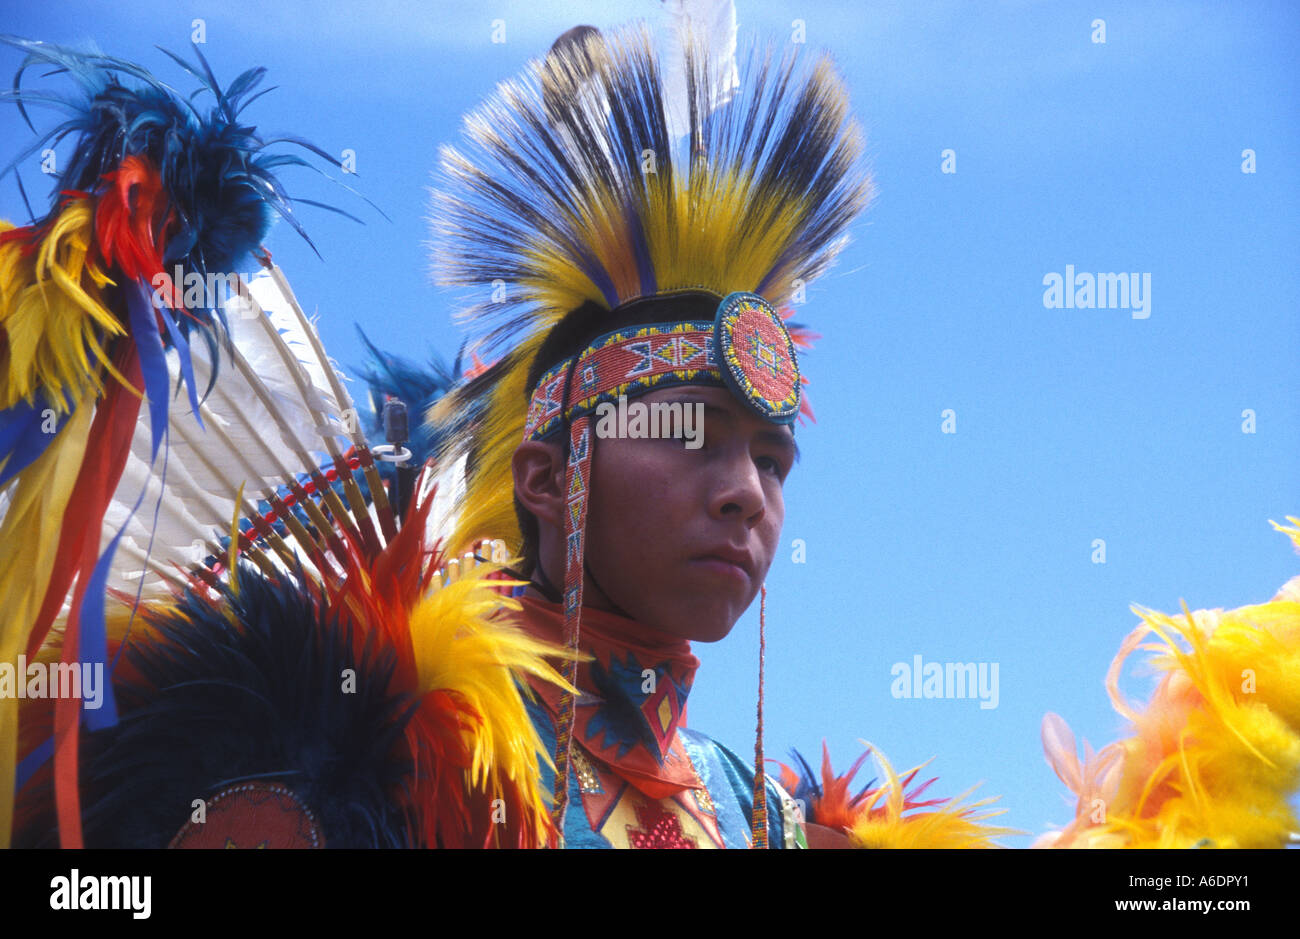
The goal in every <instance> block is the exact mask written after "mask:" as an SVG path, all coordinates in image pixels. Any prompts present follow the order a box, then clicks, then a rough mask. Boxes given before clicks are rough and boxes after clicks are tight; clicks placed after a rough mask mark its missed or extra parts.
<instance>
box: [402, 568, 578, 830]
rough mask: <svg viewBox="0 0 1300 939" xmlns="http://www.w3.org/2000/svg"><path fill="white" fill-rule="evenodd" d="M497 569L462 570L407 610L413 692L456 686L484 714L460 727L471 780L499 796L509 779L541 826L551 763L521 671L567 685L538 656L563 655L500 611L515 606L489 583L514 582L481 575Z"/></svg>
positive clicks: (541, 827)
mask: <svg viewBox="0 0 1300 939" xmlns="http://www.w3.org/2000/svg"><path fill="white" fill-rule="evenodd" d="M498 570H500V568H499V567H497V566H495V565H491V564H483V565H479V566H477V567H475V568H473V569H470V570H467V571H466V572H464V574H463V575H462V576H461V577H460V579H458V580H455V581H453V582H452V583H450V584H448V585H447V586H445V587H442V588H440V589H436V590H434V591H432V592H430V593H428V594H426V595H425V596H424V597H423V598H422V599H421V600H420V601H419V602H418V603H417V604H416V606H415V607H414V609H413V610H412V611H411V615H410V631H411V643H412V648H413V650H414V655H415V663H416V669H417V672H418V676H419V691H420V693H422V694H424V693H427V692H430V691H434V690H445V691H451V692H455V693H456V694H457V695H458V696H460V698H461V699H462V700H463V701H464V702H465V703H466V704H468V705H469V706H470V707H472V708H473V709H474V710H475V711H477V712H478V713H479V714H480V715H481V716H482V718H483V721H482V724H481V725H479V726H478V727H477V728H475V729H474V731H473V732H472V733H471V732H469V731H467V732H466V740H467V742H468V743H469V744H470V745H471V755H472V765H471V768H470V771H469V777H470V780H469V781H470V783H471V784H472V785H473V786H475V787H478V788H481V789H482V790H484V791H487V792H490V793H491V794H492V795H493V796H494V797H497V796H499V795H500V793H501V791H502V788H503V780H505V779H508V780H510V781H512V782H513V783H514V784H515V785H516V787H517V788H518V790H519V792H520V793H521V795H522V796H523V797H524V798H525V800H526V802H527V805H528V809H529V811H531V812H532V813H533V822H534V823H535V825H536V826H537V830H539V831H542V830H544V829H545V826H546V820H547V818H548V804H549V794H548V793H546V792H545V791H544V789H543V787H542V784H541V765H542V762H545V764H546V765H548V766H553V764H552V763H551V758H550V754H549V753H547V752H546V750H545V748H544V747H543V746H542V742H541V738H540V737H539V736H538V734H537V730H536V728H535V727H534V726H533V722H532V720H531V719H530V718H529V716H528V712H527V710H526V709H525V707H524V697H523V695H524V694H531V692H530V691H529V690H528V685H527V684H526V683H525V682H524V678H525V677H526V676H533V677H536V678H540V679H542V680H543V681H547V682H552V683H554V684H556V685H558V686H560V687H562V688H565V689H566V690H572V689H570V688H569V686H568V685H567V683H566V682H565V681H564V679H563V678H562V677H561V676H560V674H559V673H558V672H557V671H556V670H555V669H554V668H552V667H551V666H550V665H549V664H548V663H547V662H546V660H545V658H544V656H550V657H559V658H567V657H569V654H568V653H567V652H566V651H565V650H563V649H561V648H558V647H556V646H553V645H551V644H549V643H546V642H541V641H539V640H536V639H533V638H532V637H530V636H528V635H527V634H526V633H524V632H523V631H522V630H520V629H519V628H518V627H517V626H515V625H513V624H512V623H511V622H510V621H509V620H508V619H507V618H505V617H503V616H502V615H501V613H502V612H503V611H507V610H509V611H516V612H517V611H519V610H520V609H521V606H520V604H519V602H518V601H517V600H513V599H511V598H509V597H505V596H502V595H501V594H500V593H498V592H497V590H496V589H494V588H498V587H502V586H509V585H512V584H513V582H510V581H501V580H488V579H486V577H487V575H488V574H489V573H492V572H494V571H498Z"/></svg>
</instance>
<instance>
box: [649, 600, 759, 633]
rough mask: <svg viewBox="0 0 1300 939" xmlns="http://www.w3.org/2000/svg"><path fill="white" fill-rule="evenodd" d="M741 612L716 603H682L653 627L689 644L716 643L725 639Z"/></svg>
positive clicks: (666, 613) (739, 609)
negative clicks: (676, 636)
mask: <svg viewBox="0 0 1300 939" xmlns="http://www.w3.org/2000/svg"><path fill="white" fill-rule="evenodd" d="M743 612H744V609H743V608H738V609H737V608H733V607H732V606H731V605H728V604H726V603H718V602H716V601H715V602H711V603H703V604H700V603H683V604H682V605H681V606H680V607H678V608H676V609H674V610H671V611H666V612H665V616H666V617H667V621H665V622H662V623H658V624H655V625H656V626H657V627H658V628H659V629H661V630H663V631H664V632H669V633H673V634H674V635H678V636H681V637H682V638H683V639H689V640H690V641H691V642H718V641H719V640H721V639H725V638H727V636H728V634H730V633H731V630H732V629H734V628H735V626H736V622H737V620H739V619H740V614H741V613H743Z"/></svg>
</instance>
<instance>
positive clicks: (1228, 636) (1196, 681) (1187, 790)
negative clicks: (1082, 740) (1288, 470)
mask: <svg viewBox="0 0 1300 939" xmlns="http://www.w3.org/2000/svg"><path fill="white" fill-rule="evenodd" d="M1289 521H1291V522H1292V523H1293V524H1295V525H1300V520H1297V519H1294V518H1290V519H1289ZM1273 527H1274V528H1275V529H1277V530H1278V531H1282V532H1284V533H1286V534H1287V535H1289V536H1290V537H1291V539H1292V541H1293V542H1295V543H1296V545H1297V547H1300V528H1293V529H1288V528H1284V527H1282V526H1280V525H1277V524H1276V523H1274V525H1273ZM1134 612H1135V613H1137V614H1138V615H1139V616H1140V617H1141V619H1142V624H1141V625H1140V626H1139V627H1138V628H1137V629H1136V630H1135V631H1134V632H1133V633H1132V634H1130V636H1129V637H1128V638H1127V639H1126V640H1125V641H1124V643H1123V645H1122V647H1121V649H1120V653H1119V655H1118V656H1117V657H1116V660H1115V663H1114V664H1113V665H1112V667H1111V674H1110V677H1109V678H1108V680H1107V684H1108V687H1109V688H1110V692H1111V698H1112V701H1113V702H1114V704H1115V707H1116V710H1118V711H1119V712H1120V713H1121V714H1123V715H1125V716H1126V717H1128V718H1129V719H1130V720H1131V721H1132V723H1133V729H1134V733H1133V736H1132V737H1130V738H1128V739H1126V740H1124V741H1122V742H1121V744H1120V748H1119V753H1120V754H1121V764H1120V767H1119V778H1118V783H1117V785H1115V786H1114V787H1113V797H1112V798H1111V799H1110V801H1109V803H1108V804H1106V805H1104V806H1103V807H1102V808H1103V809H1104V811H1100V812H1099V811H1097V809H1096V806H1092V805H1087V804H1085V800H1084V799H1083V798H1082V797H1081V798H1080V802H1079V805H1078V808H1077V810H1076V818H1075V820H1074V822H1072V823H1071V824H1070V825H1069V826H1067V827H1066V828H1065V829H1064V830H1063V831H1062V832H1060V833H1059V834H1057V835H1053V836H1048V837H1045V838H1043V839H1040V840H1039V842H1038V843H1039V844H1044V845H1046V844H1051V845H1054V846H1059V847H1116V846H1123V847H1134V848H1187V847H1197V846H1212V847H1224V848H1231V847H1239V848H1279V847H1284V846H1285V845H1286V844H1287V843H1288V841H1289V839H1290V837H1291V834H1292V833H1293V832H1295V831H1297V830H1300V821H1298V820H1297V818H1296V815H1295V812H1294V810H1293V809H1292V808H1291V806H1290V804H1289V802H1288V799H1289V797H1290V796H1292V795H1293V794H1294V793H1295V792H1296V791H1297V789H1300V682H1297V681H1296V675H1298V674H1300V598H1293V597H1291V596H1290V595H1289V594H1288V593H1286V589H1285V588H1284V590H1283V592H1281V593H1279V594H1278V595H1277V596H1276V597H1275V598H1274V599H1273V600H1271V601H1269V602H1267V603H1262V604H1256V605H1252V606H1245V607H1241V608H1239V609H1236V610H1228V611H1223V610H1197V611H1195V612H1192V611H1188V610H1187V609H1186V608H1184V610H1183V615H1182V616H1180V617H1176V618H1175V617H1170V616H1166V615H1164V614H1162V613H1158V612H1156V611H1153V610H1147V609H1143V608H1140V607H1134ZM1151 633H1154V634H1155V635H1156V636H1157V637H1158V638H1159V639H1160V640H1161V641H1160V643H1154V644H1150V645H1145V646H1140V645H1139V642H1140V641H1141V640H1142V638H1143V637H1145V636H1147V635H1149V634H1151ZM1138 648H1142V649H1145V650H1147V651H1148V652H1150V653H1152V662H1153V664H1154V665H1155V666H1156V667H1157V668H1159V669H1160V670H1162V671H1164V672H1165V676H1164V678H1163V679H1162V680H1161V682H1160V684H1159V686H1158V687H1157V689H1156V691H1155V693H1154V694H1153V695H1152V698H1151V700H1150V702H1149V703H1148V705H1147V706H1146V708H1145V709H1137V708H1134V707H1132V706H1131V705H1128V704H1126V703H1125V702H1123V701H1122V700H1121V699H1120V696H1119V691H1118V675H1119V671H1120V668H1121V666H1122V664H1123V662H1124V660H1125V658H1126V657H1127V656H1128V655H1129V654H1130V653H1131V652H1133V651H1135V650H1136V649H1138ZM1091 782H1092V781H1090V780H1083V781H1082V782H1081V783H1078V784H1076V785H1072V786H1071V788H1075V789H1076V791H1078V792H1080V793H1082V792H1084V791H1092V790H1096V789H1097V787H1096V786H1095V785H1090V784H1091ZM1092 801H1097V800H1092Z"/></svg>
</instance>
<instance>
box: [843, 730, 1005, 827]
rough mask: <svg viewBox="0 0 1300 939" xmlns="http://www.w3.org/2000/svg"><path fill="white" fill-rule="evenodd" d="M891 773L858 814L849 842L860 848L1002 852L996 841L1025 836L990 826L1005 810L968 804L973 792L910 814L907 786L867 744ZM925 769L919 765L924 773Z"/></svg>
mask: <svg viewBox="0 0 1300 939" xmlns="http://www.w3.org/2000/svg"><path fill="white" fill-rule="evenodd" d="M863 744H864V745H865V746H867V747H868V748H870V749H871V752H872V755H873V756H874V758H875V759H876V761H877V762H878V763H879V764H880V767H881V769H882V770H884V773H885V785H883V786H881V787H880V788H879V789H877V790H875V791H874V792H873V793H871V795H870V796H869V797H868V798H867V799H866V801H865V802H864V803H863V805H862V807H861V808H860V810H859V811H858V813H857V815H856V817H855V819H854V823H853V827H852V828H850V829H849V840H850V841H851V842H852V844H853V846H854V847H855V848H997V847H1001V845H999V844H997V843H996V842H995V841H994V840H993V839H994V838H999V837H1003V836H1005V835H1017V834H1022V832H1019V831H1016V830H1015V829H1013V828H1000V827H997V826H993V825H986V824H984V823H985V822H986V821H987V820H988V819H990V818H994V817H996V816H998V815H1002V814H1004V813H1005V811H1006V810H1005V809H999V810H997V811H983V809H984V808H985V807H986V806H989V805H992V804H993V803H994V802H995V801H997V800H996V799H980V800H978V801H976V802H970V803H967V802H966V801H965V800H966V798H967V797H968V796H969V795H970V794H971V792H973V791H974V790H973V789H970V790H967V791H966V792H964V793H962V794H961V795H959V796H956V797H954V798H951V799H949V800H947V801H946V802H944V803H943V804H942V805H939V806H932V807H929V808H926V809H917V810H913V811H911V812H907V811H905V808H904V806H905V802H904V798H903V783H902V780H901V779H900V778H899V776H898V774H897V773H895V772H894V767H893V766H892V765H891V764H890V762H889V760H887V759H886V758H885V757H884V755H883V754H881V752H880V751H879V750H878V749H876V748H875V747H872V746H871V744H869V743H867V742H866V741H865V740H864V741H863ZM924 765H925V764H922V765H921V766H918V767H917V769H918V770H919V769H921V768H922V767H923V766H924Z"/></svg>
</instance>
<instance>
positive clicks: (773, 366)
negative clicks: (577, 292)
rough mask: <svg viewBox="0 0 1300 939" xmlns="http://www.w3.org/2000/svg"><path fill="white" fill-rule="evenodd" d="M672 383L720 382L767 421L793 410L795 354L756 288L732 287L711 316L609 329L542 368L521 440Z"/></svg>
mask: <svg viewBox="0 0 1300 939" xmlns="http://www.w3.org/2000/svg"><path fill="white" fill-rule="evenodd" d="M675 385H714V386H718V387H724V388H727V389H729V390H730V391H731V392H732V394H734V395H735V396H736V397H737V398H738V399H739V400H740V401H742V402H743V403H744V404H746V405H747V406H748V407H749V408H750V410H752V411H754V412H755V413H756V414H758V415H759V416H760V417H762V418H764V419H766V420H768V421H771V422H772V423H775V424H790V423H793V422H794V419H795V417H796V416H797V415H798V413H799V403H800V381H799V361H798V359H797V357H796V356H795V351H794V342H793V340H791V338H790V333H789V331H788V330H787V329H786V327H785V323H783V322H782V321H781V317H780V316H779V315H778V314H777V312H776V310H774V309H773V308H772V306H771V305H770V304H769V303H768V302H767V301H766V300H764V299H763V298H762V297H760V296H758V295H757V294H752V293H732V294H728V295H727V296H726V297H724V298H723V299H722V301H721V303H719V304H718V312H717V315H716V316H715V318H714V320H713V322H712V323H709V322H704V321H700V320H683V321H679V322H668V323H651V324H648V325H644V326H633V327H628V328H626V329H621V330H615V331H613V332H609V333H605V334H604V335H602V336H600V337H598V338H596V339H594V340H592V342H591V343H589V344H588V346H587V348H586V349H584V350H583V351H582V352H580V353H578V354H577V355H574V356H570V357H569V358H567V359H565V360H564V361H562V362H560V363H559V364H558V365H555V366H554V367H552V368H550V369H548V370H547V371H546V372H544V373H543V374H542V376H541V378H540V379H538V382H537V387H536V388H535V389H534V391H533V394H532V398H531V400H530V401H529V405H528V416H527V418H526V420H525V422H524V439H525V440H547V439H550V438H552V437H555V436H557V435H558V434H559V432H560V430H561V429H562V427H563V426H564V425H566V424H568V425H570V426H572V424H573V423H574V422H575V421H577V420H578V419H579V418H582V417H585V416H587V415H589V414H592V413H594V412H595V411H596V409H597V408H598V407H599V406H600V405H601V404H604V403H614V402H617V400H618V399H619V398H620V397H628V398H631V397H636V396H638V395H642V394H646V393H647V392H650V391H657V390H660V389H662V388H669V387H673V386H675ZM566 386H567V387H566Z"/></svg>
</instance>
